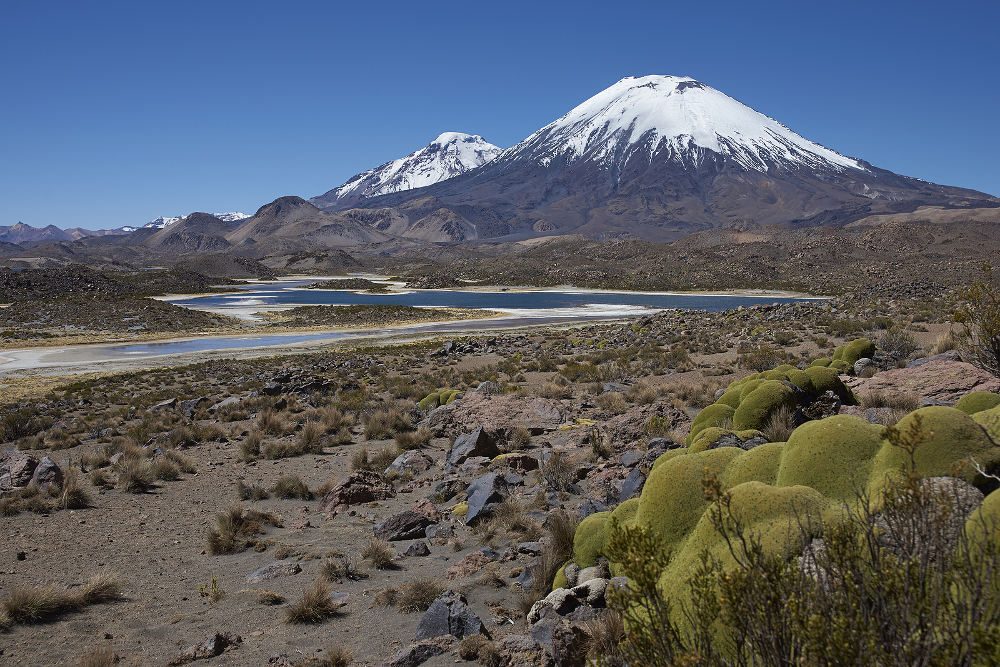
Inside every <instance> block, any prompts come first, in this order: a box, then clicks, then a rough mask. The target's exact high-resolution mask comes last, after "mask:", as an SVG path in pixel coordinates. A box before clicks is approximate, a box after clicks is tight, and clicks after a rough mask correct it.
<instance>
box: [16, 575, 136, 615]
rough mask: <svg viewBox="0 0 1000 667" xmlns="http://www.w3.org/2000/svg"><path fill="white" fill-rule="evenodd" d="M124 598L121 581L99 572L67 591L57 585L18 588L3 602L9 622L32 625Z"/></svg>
mask: <svg viewBox="0 0 1000 667" xmlns="http://www.w3.org/2000/svg"><path fill="white" fill-rule="evenodd" d="M120 599H122V592H121V586H120V584H119V583H118V582H117V581H116V580H115V579H113V578H111V577H108V576H105V575H98V576H96V577H94V578H92V579H90V580H89V581H87V582H86V583H85V584H84V585H83V586H80V587H79V588H76V589H70V590H63V589H60V588H59V587H57V586H56V585H55V584H47V585H44V586H30V587H21V588H15V589H14V590H12V591H11V592H10V595H8V596H7V599H6V600H4V602H3V614H4V616H5V617H6V620H5V621H4V622H6V623H7V624H8V625H31V624H34V623H43V622H45V621H50V620H53V619H55V618H58V617H59V616H62V615H64V614H67V613H70V612H74V611H80V610H81V609H83V608H85V607H89V606H91V605H96V604H105V603H108V602H115V601H117V600H120Z"/></svg>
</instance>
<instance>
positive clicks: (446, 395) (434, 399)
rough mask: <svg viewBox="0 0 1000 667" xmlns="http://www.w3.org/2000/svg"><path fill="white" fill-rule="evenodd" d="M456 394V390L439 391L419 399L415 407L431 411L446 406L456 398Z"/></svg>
mask: <svg viewBox="0 0 1000 667" xmlns="http://www.w3.org/2000/svg"><path fill="white" fill-rule="evenodd" d="M458 394H459V391H458V389H439V390H438V391H435V392H431V393H430V394H428V395H427V396H425V397H424V398H422V399H420V402H419V403H417V407H418V408H420V409H421V410H433V409H434V408H436V407H438V406H439V405H448V404H449V403H451V402H452V401H454V400H455V398H457V397H458Z"/></svg>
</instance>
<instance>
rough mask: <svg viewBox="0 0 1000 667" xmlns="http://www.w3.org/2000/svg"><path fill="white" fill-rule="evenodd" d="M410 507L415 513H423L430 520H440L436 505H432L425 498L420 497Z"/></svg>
mask: <svg viewBox="0 0 1000 667" xmlns="http://www.w3.org/2000/svg"><path fill="white" fill-rule="evenodd" d="M410 509H412V510H413V511H414V512H416V513H417V514H423V515H424V516H425V517H427V518H428V519H430V520H431V521H440V520H441V512H440V511H439V510H438V508H437V507H435V506H434V503H432V502H431V501H429V500H427V498H421V499H420V500H418V501H417V502H416V503H415V504H414V505H413V507H411V508H410Z"/></svg>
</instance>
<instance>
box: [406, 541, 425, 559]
mask: <svg viewBox="0 0 1000 667" xmlns="http://www.w3.org/2000/svg"><path fill="white" fill-rule="evenodd" d="M403 555H404V556H415V557H420V556H430V555H431V548H430V547H429V546H427V543H426V542H424V541H422V540H421V541H420V542H414V543H413V544H411V545H410V546H408V547H407V548H406V551H404V552H403Z"/></svg>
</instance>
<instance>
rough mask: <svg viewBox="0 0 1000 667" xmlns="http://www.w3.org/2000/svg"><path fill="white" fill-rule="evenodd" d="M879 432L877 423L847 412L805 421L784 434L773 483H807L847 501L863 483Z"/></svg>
mask: <svg viewBox="0 0 1000 667" xmlns="http://www.w3.org/2000/svg"><path fill="white" fill-rule="evenodd" d="M881 434H882V428H881V427H879V426H875V425H872V424H869V423H868V422H866V421H865V420H864V419H860V418H858V417H852V416H850V415H837V416H835V417H829V418H827V419H821V420H818V421H812V422H806V423H805V424H803V425H802V426H799V427H798V428H797V429H795V430H794V431H792V435H791V437H789V438H788V442H787V443H786V445H785V448H784V453H783V455H782V457H781V466H780V468H779V470H778V474H777V480H776V483H777V485H778V486H797V485H802V486H808V487H811V488H813V489H816V490H817V491H819V492H820V493H822V494H823V495H824V496H826V497H828V498H831V499H834V500H839V501H842V502H848V501H851V500H853V499H854V498H855V497H856V495H857V492H858V491H859V490H862V489H864V488H865V487H866V486H867V483H868V477H869V476H870V474H871V470H872V465H873V461H874V458H875V455H876V454H877V453H878V451H879V450H880V449H881V447H882V435H881Z"/></svg>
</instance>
